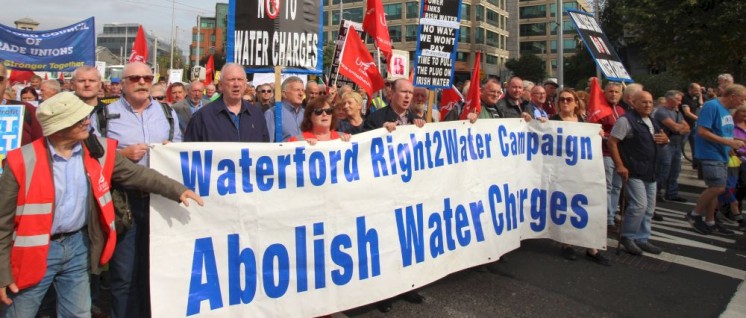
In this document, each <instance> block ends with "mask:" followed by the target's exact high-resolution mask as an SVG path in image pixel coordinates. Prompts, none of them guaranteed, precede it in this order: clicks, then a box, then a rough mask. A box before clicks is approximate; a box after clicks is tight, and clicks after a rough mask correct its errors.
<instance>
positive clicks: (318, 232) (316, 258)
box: [311, 155, 326, 289]
mask: <svg viewBox="0 0 746 318" xmlns="http://www.w3.org/2000/svg"><path fill="white" fill-rule="evenodd" d="M311 158H313V155H311ZM312 160H313V159H312ZM323 235H324V223H321V222H319V223H314V224H313V236H315V237H319V236H321V238H319V239H315V240H313V262H314V264H313V268H314V272H315V276H314V278H315V284H314V286H315V287H316V289H320V288H324V287H326V275H325V273H324V269H326V262H325V260H326V254H324V237H323Z"/></svg>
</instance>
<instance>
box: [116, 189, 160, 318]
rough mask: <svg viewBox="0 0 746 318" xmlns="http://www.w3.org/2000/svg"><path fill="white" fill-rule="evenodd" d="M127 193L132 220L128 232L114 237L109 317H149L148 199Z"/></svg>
mask: <svg viewBox="0 0 746 318" xmlns="http://www.w3.org/2000/svg"><path fill="white" fill-rule="evenodd" d="M128 195H129V199H130V201H129V202H130V208H131V209H132V216H133V218H134V222H133V225H132V227H131V228H130V229H129V230H127V232H125V233H122V234H119V235H118V236H117V246H116V250H115V251H114V255H113V256H112V258H111V261H110V262H109V271H110V275H111V276H110V277H111V295H112V306H111V317H112V318H125V317H149V316H150V280H149V279H150V275H149V269H148V266H149V262H150V261H149V258H150V257H149V256H150V255H149V253H150V249H149V242H150V240H149V235H150V226H149V221H150V220H149V211H150V200H149V199H148V198H143V197H141V196H139V195H137V194H129V193H128Z"/></svg>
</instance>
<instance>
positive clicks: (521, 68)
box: [505, 53, 547, 83]
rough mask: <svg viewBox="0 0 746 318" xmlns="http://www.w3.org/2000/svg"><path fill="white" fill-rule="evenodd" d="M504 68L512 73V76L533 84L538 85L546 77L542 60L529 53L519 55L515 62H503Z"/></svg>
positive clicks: (513, 60) (512, 60)
mask: <svg viewBox="0 0 746 318" xmlns="http://www.w3.org/2000/svg"><path fill="white" fill-rule="evenodd" d="M505 67H507V68H508V69H509V70H510V71H511V72H513V75H515V76H519V77H521V78H523V79H526V80H529V81H532V82H534V83H540V82H541V81H542V80H543V79H544V78H545V77H546V76H547V70H546V66H544V60H542V59H541V58H540V57H538V56H536V55H535V54H531V53H524V54H521V57H520V58H519V59H517V60H516V59H514V58H512V59H509V60H508V61H507V62H505Z"/></svg>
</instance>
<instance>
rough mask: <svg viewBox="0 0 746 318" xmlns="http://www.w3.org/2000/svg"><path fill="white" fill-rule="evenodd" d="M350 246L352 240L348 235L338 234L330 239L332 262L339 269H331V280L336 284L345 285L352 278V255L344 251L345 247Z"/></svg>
mask: <svg viewBox="0 0 746 318" xmlns="http://www.w3.org/2000/svg"><path fill="white" fill-rule="evenodd" d="M351 247H352V240H351V239H350V236H349V235H346V234H340V235H337V236H336V237H334V239H332V246H331V257H332V262H334V264H336V265H337V266H339V267H341V269H335V270H333V271H332V282H334V284H336V285H337V286H342V285H346V284H347V283H349V282H350V280H352V270H353V268H354V267H353V266H354V264H353V262H352V256H350V254H347V253H345V252H344V250H345V249H348V248H351Z"/></svg>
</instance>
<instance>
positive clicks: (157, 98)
mask: <svg viewBox="0 0 746 318" xmlns="http://www.w3.org/2000/svg"><path fill="white" fill-rule="evenodd" d="M164 98H166V96H153V99H155V100H163V99H164Z"/></svg>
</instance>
